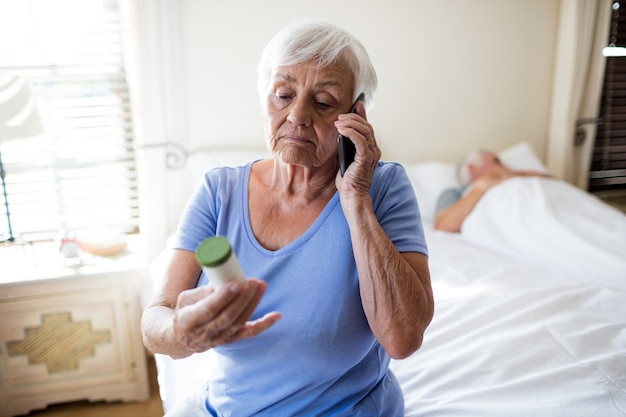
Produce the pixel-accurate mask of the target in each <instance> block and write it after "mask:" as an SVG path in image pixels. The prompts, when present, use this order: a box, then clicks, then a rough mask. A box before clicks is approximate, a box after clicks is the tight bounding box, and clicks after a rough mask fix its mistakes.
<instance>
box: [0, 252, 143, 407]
mask: <svg viewBox="0 0 626 417" xmlns="http://www.w3.org/2000/svg"><path fill="white" fill-rule="evenodd" d="M31 251H32V252H31ZM32 259H36V260H37V266H33V265H34V264H33V263H32ZM25 260H26V261H25ZM144 272H145V262H144V261H143V260H142V259H141V258H140V257H137V256H134V255H130V254H124V255H122V256H118V257H116V258H97V257H91V258H89V259H88V260H87V261H86V262H85V265H82V266H80V267H75V268H66V267H63V264H62V260H61V258H60V257H59V255H58V252H56V250H55V249H54V248H53V245H52V244H50V245H49V247H48V248H46V247H45V245H35V246H34V249H33V248H32V247H28V246H27V247H19V246H16V247H10V248H7V247H0V323H1V324H0V416H2V417H4V416H14V415H18V414H24V413H28V412H29V411H31V410H34V409H38V408H44V407H45V406H46V405H48V404H51V403H59V402H67V401H74V400H83V399H87V400H91V401H95V400H106V401H117V400H121V401H146V400H148V399H149V385H148V372H147V365H146V352H145V350H144V347H143V344H142V340H141V333H140V328H139V321H140V314H141V308H140V305H139V290H138V289H139V287H140V281H141V279H142V278H143V274H144Z"/></svg>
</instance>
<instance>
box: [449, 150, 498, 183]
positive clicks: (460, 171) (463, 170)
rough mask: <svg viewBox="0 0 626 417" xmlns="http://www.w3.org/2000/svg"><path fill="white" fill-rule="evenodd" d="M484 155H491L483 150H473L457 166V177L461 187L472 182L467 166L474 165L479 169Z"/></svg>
mask: <svg viewBox="0 0 626 417" xmlns="http://www.w3.org/2000/svg"><path fill="white" fill-rule="evenodd" d="M486 153H491V152H489V151H486V150H484V149H474V150H473V151H471V152H470V153H468V154H467V156H466V157H465V158H464V159H463V160H462V161H461V162H460V163H459V165H458V166H457V176H458V178H459V181H460V182H461V185H464V186H465V185H467V184H469V183H470V182H472V181H473V180H474V178H472V174H471V173H470V171H469V166H470V165H474V166H477V167H480V166H482V165H483V162H484V160H483V155H484V154H486Z"/></svg>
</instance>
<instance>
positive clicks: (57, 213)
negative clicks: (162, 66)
mask: <svg viewBox="0 0 626 417" xmlns="http://www.w3.org/2000/svg"><path fill="white" fill-rule="evenodd" d="M127 21H128V19H127V5H126V3H125V1H124V0H10V1H8V0H0V73H6V74H18V75H23V76H26V77H27V79H28V81H29V84H30V86H31V90H32V92H33V93H34V95H35V96H36V98H37V103H38V108H39V111H40V114H41V118H42V120H43V122H44V126H45V129H46V133H45V134H43V135H39V136H35V137H31V138H27V139H15V140H3V141H2V142H1V143H0V152H1V155H2V161H3V163H4V169H5V171H6V183H7V193H8V200H9V209H10V216H11V223H12V229H13V232H14V234H16V235H19V236H21V237H22V238H25V239H30V240H37V239H45V238H51V237H54V236H55V235H57V234H58V233H59V231H60V230H62V229H68V230H81V229H85V228H89V229H92V228H107V229H109V230H111V229H117V230H119V231H124V232H132V231H136V230H137V228H138V224H139V221H138V196H137V175H136V169H135V158H134V147H133V124H132V113H131V103H130V97H129V86H128V82H127V73H126V65H125V60H124V56H125V52H126V49H125V46H126V45H127V43H126V34H127V29H126V23H127ZM0 199H3V197H2V196H1V194H0ZM6 233H8V226H7V221H6V210H4V209H3V210H2V211H0V234H3V235H4V234H6Z"/></svg>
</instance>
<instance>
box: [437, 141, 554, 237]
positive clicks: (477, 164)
mask: <svg viewBox="0 0 626 417" xmlns="http://www.w3.org/2000/svg"><path fill="white" fill-rule="evenodd" d="M518 176H546V174H545V173H542V172H538V171H519V170H513V169H511V168H509V167H507V166H506V165H504V164H503V163H502V162H501V161H500V159H499V158H498V155H497V154H495V153H493V152H490V151H486V150H482V149H479V150H474V151H472V152H470V153H469V154H468V156H467V157H466V158H465V159H464V160H463V162H461V164H460V165H459V179H460V180H461V183H462V184H463V185H462V186H461V187H459V188H449V189H447V190H444V191H443V192H442V193H441V195H440V196H439V198H438V200H437V206H436V216H435V224H434V228H435V229H436V230H443V231H446V232H450V233H458V232H460V231H461V226H462V225H463V221H464V220H465V218H466V217H467V216H469V214H470V213H471V212H472V210H473V209H474V207H475V206H476V204H477V203H478V201H479V200H480V199H481V198H482V196H483V195H484V194H485V193H486V192H487V190H489V189H490V188H491V187H493V186H494V185H497V184H499V183H501V182H502V181H504V180H506V179H509V178H512V177H518Z"/></svg>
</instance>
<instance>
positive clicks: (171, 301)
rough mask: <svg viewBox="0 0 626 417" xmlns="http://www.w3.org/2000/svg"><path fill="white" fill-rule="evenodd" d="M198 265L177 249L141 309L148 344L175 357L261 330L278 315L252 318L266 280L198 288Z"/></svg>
mask: <svg viewBox="0 0 626 417" xmlns="http://www.w3.org/2000/svg"><path fill="white" fill-rule="evenodd" d="M200 272H201V270H200V266H199V265H198V262H197V261H196V259H195V254H193V253H192V252H189V251H184V250H174V251H172V253H171V257H170V260H169V263H168V266H167V268H166V271H165V280H164V283H163V285H162V286H161V287H160V288H159V289H158V290H157V292H156V293H155V295H154V296H153V297H152V300H151V301H150V304H149V305H148V307H147V308H146V310H145V311H144V313H143V316H142V319H141V330H142V334H143V340H144V344H145V346H146V348H147V349H148V350H150V351H151V352H154V353H162V354H166V355H169V356H171V357H173V358H183V357H186V356H189V355H191V354H192V353H195V352H202V351H205V350H208V349H210V348H212V347H215V346H218V345H221V344H225V343H231V342H234V341H235V340H239V339H242V338H245V337H251V336H255V335H257V334H259V333H260V332H262V331H263V330H265V329H267V328H268V327H270V326H271V325H272V324H274V322H276V320H278V319H279V318H280V314H278V313H270V314H268V315H266V316H265V317H263V318H261V319H259V320H256V321H254V322H248V320H249V319H250V317H251V316H252V314H253V313H254V310H255V309H256V307H257V305H258V304H259V301H260V300H261V297H262V296H263V294H264V293H265V289H266V288H267V284H266V283H265V282H262V281H259V280H256V279H249V280H247V281H245V282H238V281H232V282H229V283H228V284H226V285H224V286H223V287H222V288H220V289H219V290H218V291H215V290H214V288H213V287H212V286H211V285H204V286H201V287H198V288H196V285H197V283H198V278H199V277H200Z"/></svg>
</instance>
